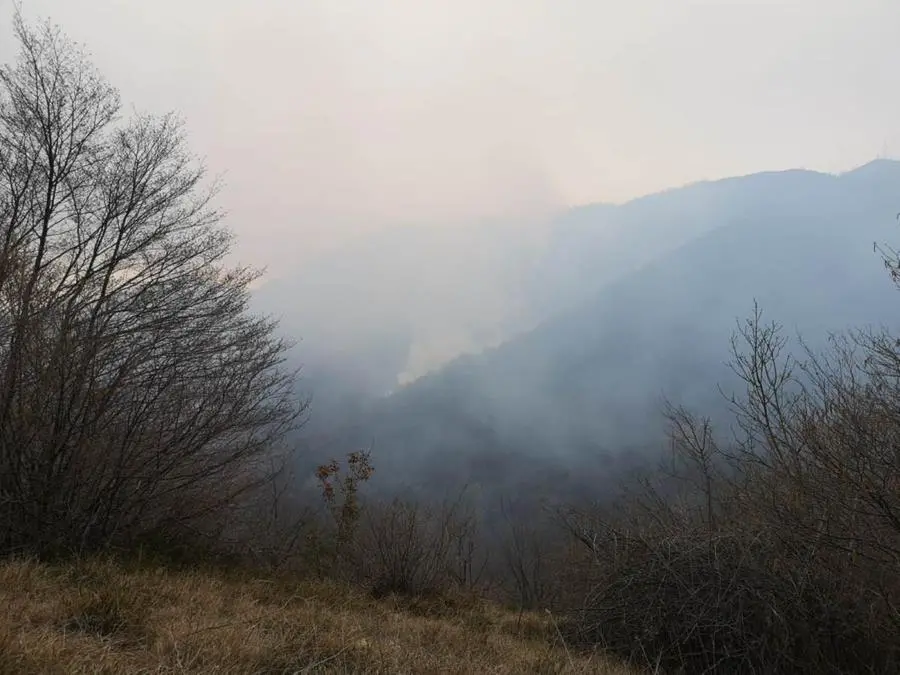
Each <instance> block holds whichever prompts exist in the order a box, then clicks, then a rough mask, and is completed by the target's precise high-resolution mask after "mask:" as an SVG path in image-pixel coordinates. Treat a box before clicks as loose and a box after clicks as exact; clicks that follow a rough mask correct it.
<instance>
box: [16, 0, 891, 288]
mask: <svg viewBox="0 0 900 675" xmlns="http://www.w3.org/2000/svg"><path fill="white" fill-rule="evenodd" d="M13 5H14V3H13V0H0V15H2V16H3V17H5V18H4V20H3V21H2V22H0V26H2V27H0V59H2V60H3V61H8V60H9V59H10V58H11V57H12V56H13V53H12V49H11V48H10V47H11V45H12V42H13V41H12V39H11V33H10V24H9V21H8V19H7V18H6V17H11V15H12V12H13ZM22 8H23V12H24V14H25V16H26V18H27V19H28V20H31V21H33V20H35V19H38V18H42V17H47V16H49V17H51V18H52V19H53V20H54V21H55V22H58V23H59V24H60V25H61V27H62V28H63V30H64V31H66V32H67V33H68V34H69V35H70V36H71V37H72V38H73V39H75V40H76V41H78V42H81V43H84V44H85V45H86V46H87V48H88V50H89V51H90V53H91V54H92V55H93V58H94V59H95V61H96V64H97V66H98V67H99V68H100V70H101V71H102V72H104V73H105V74H106V75H107V76H108V77H109V79H110V80H111V81H112V82H113V83H114V84H115V85H116V86H117V87H119V88H120V89H121V91H122V94H123V99H124V101H125V102H126V103H127V104H132V103H133V104H134V105H135V106H136V107H137V108H139V109H149V110H151V111H156V112H162V111H166V110H170V109H174V110H176V111H178V112H179V113H180V114H181V115H183V117H184V119H185V120H186V123H187V130H188V133H189V136H190V142H191V145H192V147H193V148H194V150H195V151H196V152H197V153H198V154H200V155H201V156H203V157H205V158H206V160H207V163H208V166H209V168H210V170H211V172H212V173H215V174H224V178H225V183H226V190H225V191H224V192H223V194H222V198H221V201H222V204H223V206H224V207H225V208H226V209H227V210H228V212H229V214H230V215H229V219H228V224H229V226H230V227H231V228H232V229H233V230H234V231H235V232H236V233H237V235H238V237H239V238H238V244H237V251H236V252H237V254H238V256H239V257H240V259H241V260H242V261H243V262H247V263H249V264H253V265H256V266H268V267H269V269H270V272H271V274H272V275H273V276H282V275H284V274H286V273H289V271H290V269H291V268H292V266H293V265H295V264H296V263H298V262H301V261H304V260H308V259H310V258H313V257H315V256H316V255H318V254H319V253H321V252H322V251H324V250H328V249H334V248H335V247H337V246H341V245H343V244H345V243H346V242H348V241H352V240H353V239H354V238H355V237H358V236H359V235H360V234H364V233H369V232H373V231H378V230H383V229H385V228H389V227H392V226H395V225H398V224H403V225H415V226H422V227H429V228H430V227H441V226H444V227H446V226H454V225H459V224H464V223H473V222H478V221H479V220H480V219H485V218H501V219H510V218H512V219H515V218H520V217H524V216H528V217H532V218H533V217H535V216H536V215H539V214H541V213H546V212H548V211H552V210H559V209H562V208H564V207H566V206H573V205H579V204H585V203H595V202H614V203H621V202H624V201H627V200H628V199H631V198H633V197H637V196H640V195H644V194H649V193H652V192H655V191H658V190H661V189H665V188H670V187H676V186H679V185H683V184H686V183H691V182H695V181H699V180H704V179H715V178H720V177H725V176H730V175H738V174H748V173H753V172H756V171H761V170H778V169H789V168H809V169H814V170H822V171H829V172H834V171H841V170H846V169H849V168H852V167H853V166H856V165H859V164H862V163H864V162H866V161H867V160H869V159H871V158H873V157H875V156H878V155H881V154H885V153H887V154H889V155H893V154H894V152H895V151H900V129H898V128H897V124H896V120H897V119H900V92H898V90H897V89H896V87H893V80H892V77H891V75H892V72H891V69H890V68H889V67H888V65H889V64H891V63H896V62H898V60H897V57H900V42H898V41H897V40H896V39H895V36H894V35H893V33H894V31H893V28H894V27H895V26H897V25H900V5H898V4H897V3H895V2H892V1H891V0H880V1H879V0H868V1H860V0H856V1H852V2H851V1H849V0H827V1H821V0H819V1H815V2H814V1H813V0H796V1H794V2H789V3H784V2H778V3H774V2H773V3H768V2H765V3H754V4H753V6H746V5H745V4H743V3H739V2H717V3H710V2H700V1H697V0H681V1H677V2H673V1H663V0H644V1H643V2H634V3H629V4H627V5H623V4H620V3H612V2H587V1H586V0H568V1H565V2H552V3H551V2H537V1H534V0H517V1H515V2H513V0H493V1H488V0H485V1H483V2H482V1H479V2H475V1H474V0H464V1H460V0H457V1H455V2H452V3H450V2H412V1H407V2H403V1H385V2H380V3H371V2H360V1H352V0H347V1H345V2H341V3H331V2H325V1H321V0H310V1H308V2H295V3H278V2H274V1H272V0H269V1H263V2H255V3H246V2H239V1H238V0H217V1H216V2H212V0H195V1H193V2H190V3H187V2H175V1H174V0H160V1H158V2H154V3H122V2H114V1H112V0H81V1H80V2H78V3H74V2H62V1H61V0H24V1H23V2H22Z"/></svg>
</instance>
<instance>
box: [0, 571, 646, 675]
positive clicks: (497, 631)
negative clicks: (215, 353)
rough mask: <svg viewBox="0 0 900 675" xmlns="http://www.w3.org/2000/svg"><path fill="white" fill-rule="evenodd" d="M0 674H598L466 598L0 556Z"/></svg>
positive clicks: (540, 624)
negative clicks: (398, 595) (399, 595)
mask: <svg viewBox="0 0 900 675" xmlns="http://www.w3.org/2000/svg"><path fill="white" fill-rule="evenodd" d="M0 607H2V608H3V611H2V612H0V672H2V673H57V672H58V673H73V674H77V673H123V672H127V673H141V672H145V673H151V672H152V673H297V672H301V673H304V672H337V673H604V674H608V675H626V674H627V673H629V672H631V671H628V670H627V669H625V668H623V667H621V666H616V665H612V664H611V662H610V661H607V660H605V659H604V658H603V657H601V656H594V657H593V658H587V657H584V656H576V655H569V654H568V653H567V652H566V650H565V649H564V648H563V647H560V646H559V642H558V640H556V639H555V636H556V629H555V626H554V623H553V621H552V619H550V618H549V617H543V616H540V615H524V616H519V615H517V614H515V613H510V612H507V611H505V610H502V609H499V608H497V607H495V606H492V605H489V604H486V603H482V602H475V601H462V600H459V601H456V602H454V601H450V600H447V599H444V600H441V601H429V602H426V601H418V602H401V601H399V600H390V599H388V600H382V601H375V600H372V599H371V598H369V597H367V596H366V595H364V594H362V593H361V592H359V591H356V590H354V589H351V588H348V587H344V586H340V585H337V584H334V583H330V582H315V581H302V582H293V583H291V582H288V581H272V580H265V579H252V578H235V577H233V576H229V575H225V574H221V573H216V572H200V571H190V572H181V571H172V570H165V569H147V568H141V569H128V570H126V569H124V568H122V567H118V566H116V565H114V564H112V563H107V562H97V561H93V562H85V563H79V564H76V565H66V566H59V567H54V566H48V565H42V564H38V563H33V562H21V561H20V562H7V563H2V564H0Z"/></svg>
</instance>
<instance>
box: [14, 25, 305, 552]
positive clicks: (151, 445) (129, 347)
mask: <svg viewBox="0 0 900 675" xmlns="http://www.w3.org/2000/svg"><path fill="white" fill-rule="evenodd" d="M14 29H15V34H16V37H17V38H18V42H19V47H20V50H19V56H18V60H17V61H16V62H15V63H14V64H12V65H6V66H3V67H2V68H0V522H2V523H3V525H2V528H3V529H2V531H0V545H2V546H3V547H4V548H6V549H7V550H12V549H17V548H28V549H33V550H38V551H43V550H51V549H52V550H72V549H79V550H83V549H91V548H96V547H98V546H103V545H106V544H109V543H113V542H118V541H122V540H128V539H130V538H133V537H134V536H136V535H139V534H141V533H144V532H148V531H151V530H154V529H158V528H166V527H169V526H173V525H177V524H185V523H188V522H191V521H192V520H195V519H197V518H199V517H202V516H204V515H206V514H208V513H211V512H213V511H215V510H217V509H219V508H221V507H223V506H225V505H229V504H232V503H233V502H234V500H235V499H236V498H237V497H238V496H239V495H241V494H242V493H243V492H245V491H246V490H248V489H249V488H251V487H252V486H253V485H255V484H256V483H257V482H258V481H259V480H261V479H262V478H263V476H264V474H265V469H264V467H265V466H267V462H266V460H268V459H270V457H268V453H269V451H270V450H271V449H272V447H273V444H275V443H276V441H278V439H279V438H281V436H282V434H283V433H284V432H285V431H286V430H288V429H289V428H290V427H291V426H292V425H293V424H294V423H295V421H296V420H297V419H298V415H300V414H301V412H302V410H303V409H304V404H303V403H300V402H298V400H297V399H296V398H295V397H294V396H293V392H292V383H293V374H292V373H290V372H287V371H285V370H283V369H282V367H281V366H282V363H283V356H284V353H285V349H286V345H285V344H283V343H282V342H281V341H280V340H278V339H276V337H275V336H274V328H275V326H274V324H273V323H272V322H271V321H270V320H268V319H264V318H257V317H253V316H251V315H249V314H248V312H247V299H248V292H249V285H250V284H251V282H252V281H253V280H254V279H256V278H257V276H258V273H257V272H255V271H253V270H250V269H244V268H239V269H230V268H229V267H227V266H226V264H225V256H226V255H227V253H228V252H229V248H230V245H231V235H230V234H229V232H228V231H227V230H225V229H223V227H222V226H221V224H220V223H221V214H220V213H219V212H218V211H216V209H215V208H214V207H213V205H212V201H211V200H212V198H213V196H214V194H215V186H214V185H208V184H207V183H206V181H205V174H204V170H203V167H202V166H201V165H200V164H199V163H198V162H197V161H196V160H195V159H194V158H193V157H192V156H191V154H190V153H189V152H188V150H187V148H186V145H185V140H184V136H183V132H182V128H181V125H180V123H179V121H178V120H177V118H176V117H175V116H173V115H165V116H162V117H152V116H146V115H137V116H135V117H133V118H132V119H123V118H121V117H120V115H119V113H120V100H119V95H118V93H117V92H116V90H115V89H113V88H112V87H111V86H110V85H109V84H108V83H107V82H106V81H105V80H104V79H103V77H102V76H101V75H100V74H99V73H98V72H97V71H96V70H95V69H94V68H93V66H92V65H91V63H90V62H89V60H88V59H87V57H86V56H85V54H84V52H83V51H82V50H81V49H80V48H79V47H78V46H77V45H75V44H74V43H72V42H71V41H70V40H69V39H68V38H66V37H65V36H64V35H63V34H62V33H61V32H60V30H59V29H58V28H56V27H55V26H53V25H51V24H50V23H46V24H43V25H42V26H40V27H37V28H34V29H32V28H31V27H29V26H27V25H26V24H25V23H24V21H23V20H22V17H21V15H20V14H18V13H17V15H16V16H15V18H14Z"/></svg>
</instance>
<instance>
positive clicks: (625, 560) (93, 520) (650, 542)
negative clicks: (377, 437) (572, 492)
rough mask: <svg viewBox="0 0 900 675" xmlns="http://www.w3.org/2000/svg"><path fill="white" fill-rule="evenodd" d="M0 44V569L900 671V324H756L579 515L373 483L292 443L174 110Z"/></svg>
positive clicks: (300, 416) (283, 391)
mask: <svg viewBox="0 0 900 675" xmlns="http://www.w3.org/2000/svg"><path fill="white" fill-rule="evenodd" d="M14 28H15V33H16V36H17V38H18V41H19V46H20V51H19V56H18V59H17V61H16V62H15V63H13V64H12V65H7V66H3V67H2V68H0V550H2V552H3V553H4V554H5V555H6V556H8V557H13V556H19V557H22V556H29V557H36V558H42V559H60V558H62V559H69V558H73V557H75V558H79V557H86V556H92V555H97V554H109V553H114V554H116V555H119V556H122V557H124V558H125V559H128V560H133V559H135V558H137V559H144V558H145V557H146V556H150V557H153V558H154V559H157V560H164V561H166V564H175V563H179V562H180V563H183V564H190V565H193V566H198V565H199V566H202V565H219V566H229V567H235V568H238V569H250V570H254V571H264V572H266V573H269V574H271V575H273V576H283V575H288V576H291V575H293V578H296V577H299V576H307V577H327V578H328V579H331V580H339V581H341V582H349V583H351V584H354V585H355V586H357V587H363V588H365V589H367V590H368V591H369V592H371V594H372V595H373V596H375V597H376V598H385V597H391V598H394V601H395V602H404V603H408V605H409V606H411V607H412V606H415V607H418V608H419V610H418V611H427V612H429V613H430V614H432V615H434V614H439V613H440V612H446V611H450V610H448V609H447V608H448V607H450V608H453V607H457V606H459V605H460V604H461V603H466V602H472V598H473V597H474V596H485V597H489V598H491V599H493V600H496V601H499V602H501V603H505V604H507V605H509V606H510V607H512V608H514V609H516V610H518V611H520V612H522V613H524V612H526V611H532V610H541V611H544V610H548V611H550V612H551V613H552V616H553V617H554V618H553V624H552V626H553V630H552V633H553V636H554V639H556V636H559V637H560V638H562V639H564V640H565V643H566V645H567V649H570V650H571V653H573V654H575V653H579V652H581V651H582V650H584V651H587V652H590V651H593V650H598V649H599V650H606V651H608V652H610V653H613V654H615V655H619V656H621V657H624V658H625V659H627V660H628V661H629V662H631V663H632V664H633V665H635V666H637V667H642V668H643V667H646V668H649V669H651V670H653V669H656V670H659V671H662V672H685V673H704V672H708V673H715V672H722V673H770V672H815V673H847V672H859V673H889V672H900V340H898V339H897V338H896V337H895V336H893V335H892V334H890V333H889V332H885V331H882V332H878V331H851V332H848V333H846V334H843V335H835V336H832V338H831V340H830V347H829V348H828V349H826V350H818V349H817V350H813V349H812V348H806V347H804V346H803V345H802V343H801V344H798V345H792V344H791V343H790V342H789V340H788V339H787V337H786V336H785V333H784V331H783V330H782V329H781V328H780V327H779V326H778V325H777V324H774V323H768V322H766V321H765V319H764V317H763V314H762V311H761V310H760V309H758V308H754V311H753V314H752V316H751V317H750V319H748V320H747V321H746V322H743V323H741V324H739V326H738V330H737V332H736V335H735V339H734V342H733V344H732V352H733V360H732V364H731V365H732V367H733V370H734V373H735V375H736V376H737V377H738V378H739V380H740V382H741V383H742V387H743V390H741V391H738V392H737V393H736V394H735V395H731V394H730V393H728V394H727V396H726V400H727V403H728V406H729V408H730V411H731V417H730V419H728V420H720V419H717V420H715V421H713V420H711V419H708V418H705V417H703V416H702V412H703V411H698V412H694V411H691V410H687V409H684V408H682V407H679V406H678V405H677V404H675V403H673V404H670V405H668V406H667V407H666V409H665V411H664V415H665V418H666V420H667V421H668V423H669V430H670V434H669V436H670V446H669V447H668V448H663V449H661V452H660V453H657V456H658V457H659V456H662V457H663V460H662V461H661V462H660V464H659V466H654V467H650V468H645V469H644V470H642V471H641V472H639V473H633V472H632V473H629V475H627V476H623V477H622V480H621V482H620V484H619V486H618V488H617V489H615V490H611V489H607V488H606V487H604V488H603V489H602V490H598V494H596V495H594V497H595V499H593V500H579V501H578V502H577V503H575V502H569V503H566V502H564V501H560V500H556V501H554V502H540V501H539V500H538V499H537V498H533V499H532V498H530V496H529V494H523V495H519V496H518V497H517V498H516V499H510V498H509V497H508V496H507V495H501V494H485V490H484V486H481V487H482V489H481V491H480V492H479V491H476V490H463V491H462V492H460V493H450V491H449V490H448V494H450V496H449V497H447V498H445V499H443V500H442V499H435V498H431V499H429V498H426V497H412V496H410V495H409V494H403V495H396V494H385V493H381V494H377V493H374V492H371V491H368V492H367V490H366V484H367V483H368V482H369V479H370V478H371V477H372V475H373V473H374V472H375V470H376V468H377V464H378V461H377V459H378V458H377V454H375V455H370V453H369V452H364V451H353V450H352V449H348V453H349V454H347V455H346V461H343V462H338V461H330V460H329V461H322V460H320V459H319V458H310V457H298V456H297V453H296V452H294V451H293V450H292V447H293V446H292V443H291V439H292V438H294V436H293V434H294V432H296V431H297V429H298V427H299V426H300V425H301V424H302V422H303V420H304V419H305V415H306V412H307V407H308V406H307V401H306V399H304V398H303V397H302V396H301V395H299V394H298V393H297V392H298V387H297V382H296V372H294V371H293V370H291V369H290V368H289V367H288V365H287V362H286V353H287V349H288V345H287V344H286V343H285V342H284V341H283V340H282V339H281V338H279V337H278V333H277V326H276V324H275V323H274V322H273V321H271V320H269V319H266V318H260V317H256V316H253V315H252V314H251V313H250V312H249V311H248V304H247V303H248V297H249V293H250V290H249V289H250V285H251V283H252V282H253V281H254V280H255V279H256V278H257V276H258V273H257V272H255V271H253V270H250V269H243V268H237V269H235V268H232V267H229V266H228V264H227V263H226V257H227V255H228V253H229V251H230V245H231V237H230V235H229V234H228V231H227V230H226V229H224V227H223V226H222V223H221V216H220V214H219V213H218V212H217V211H216V209H215V207H214V204H213V197H214V195H215V184H214V183H210V182H209V181H207V179H206V176H205V173H204V170H203V167H202V166H201V165H200V164H199V163H198V162H197V161H196V159H195V158H194V157H192V155H191V154H190V153H189V151H188V149H187V147H186V144H185V140H184V137H183V134H182V131H181V127H180V125H179V123H178V121H177V119H176V118H175V117H174V116H162V117H153V116H145V115H137V116H132V117H130V118H126V117H123V116H122V115H121V105H120V100H119V96H118V94H117V92H116V91H115V90H114V89H113V88H112V87H111V86H110V85H109V84H108V83H107V82H106V81H105V80H104V79H103V77H102V76H101V75H100V74H99V73H97V72H96V71H95V69H94V68H93V66H92V65H91V63H90V61H89V60H88V59H87V57H86V56H85V54H84V53H83V51H82V50H81V49H80V48H79V47H78V46H77V45H75V44H73V43H72V42H70V41H69V40H68V39H67V38H66V37H65V36H64V35H63V34H62V33H61V32H60V31H59V30H58V29H57V28H56V27H54V26H53V25H51V24H45V25H42V26H39V27H36V28H31V27H29V26H27V25H26V24H25V23H24V22H23V20H22V19H21V17H20V16H17V17H16V18H15V20H14ZM882 254H883V258H884V262H885V265H886V267H887V269H888V271H889V273H890V275H891V276H892V278H893V281H894V282H895V284H896V283H900V260H898V258H897V256H896V255H895V254H894V253H893V252H892V251H890V250H883V251H882ZM886 283H888V281H887V280H886ZM723 396H725V392H723ZM310 462H312V464H313V465H314V466H315V465H318V470H313V471H310V472H306V471H305V470H301V469H298V467H303V466H306V465H309V464H310ZM310 486H312V488H311V487H310ZM311 494H312V497H311ZM86 593H87V595H85V596H84V597H83V598H81V597H80V598H79V599H78V602H79V603H81V604H79V606H78V611H77V612H76V611H73V612H71V614H72V615H73V616H74V617H75V618H72V619H71V620H70V621H69V623H68V624H66V625H67V626H68V627H69V629H71V630H78V631H82V632H91V631H93V632H97V633H103V634H118V633H123V634H125V633H128V631H125V630H124V629H123V628H122V626H125V625H126V624H129V622H130V623H135V622H137V619H136V618H135V617H137V616H139V614H140V612H139V611H136V610H135V611H131V610H129V611H128V612H125V611H124V610H123V609H122V608H123V607H125V608H129V607H131V605H132V604H133V603H132V600H131V599H129V598H128V597H126V595H127V594H123V595H121V597H120V596H118V595H117V596H115V597H114V598H110V597H106V596H102V597H101V595H102V594H100V591H97V592H95V593H94V594H93V595H91V594H90V593H88V592H87V591H86ZM95 596H96V597H95ZM409 603H411V604H409ZM415 603H420V604H418V605H415ZM423 608H424V609H423ZM123 616H124V618H123ZM542 630H543V628H542ZM132 632H134V633H135V634H136V635H139V634H140V632H139V631H132ZM128 635H129V636H131V633H128ZM135 639H137V638H135ZM569 658H570V659H571V658H574V657H571V656H570V657H569ZM572 663H574V661H572Z"/></svg>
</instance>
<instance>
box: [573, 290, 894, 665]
mask: <svg viewBox="0 0 900 675" xmlns="http://www.w3.org/2000/svg"><path fill="white" fill-rule="evenodd" d="M897 344H898V343H897V342H896V341H895V340H893V339H891V338H889V336H887V335H886V334H883V333H879V334H872V333H852V334H850V335H849V336H844V337H834V338H832V341H831V346H832V349H831V351H830V352H828V353H826V354H818V353H814V352H813V351H812V350H811V349H809V348H807V349H806V350H805V358H804V359H803V360H794V358H793V357H792V356H791V355H789V354H788V353H787V352H786V340H785V339H784V338H783V337H782V334H781V331H780V327H779V326H777V325H775V324H763V322H762V320H761V314H760V312H759V310H758V308H757V309H756V311H755V312H754V315H753V317H752V318H751V319H750V320H748V321H747V322H746V323H745V324H744V325H742V326H741V327H740V330H739V332H738V334H737V337H736V339H735V341H734V344H733V351H734V360H733V367H734V370H735V372H736V373H737V375H738V376H739V377H740V378H741V380H742V381H743V382H744V384H745V385H746V391H745V393H744V395H742V396H740V397H737V396H736V397H732V398H731V403H732V407H733V410H734V413H735V420H736V422H737V433H736V434H735V436H734V438H733V440H732V441H730V442H729V443H727V444H721V443H720V442H719V441H718V440H717V439H716V438H715V435H714V434H713V430H712V425H711V423H710V422H709V420H706V419H701V418H696V417H695V416H693V415H692V414H691V413H690V412H688V411H686V410H684V409H680V408H675V407H672V406H670V407H669V408H668V409H667V411H666V414H667V417H668V420H669V422H670V429H671V438H672V456H671V458H670V461H668V462H666V463H665V464H664V466H662V467H661V468H660V470H659V471H657V472H656V473H654V474H650V475H648V476H645V477H643V478H642V479H641V480H640V481H639V482H638V483H637V484H636V487H637V489H632V490H631V491H630V493H629V495H628V497H627V498H625V499H623V500H621V501H620V502H619V504H618V507H617V508H616V509H615V510H612V511H607V512H595V513H584V512H581V513H576V512H570V514H569V517H568V520H567V524H568V526H569V530H570V532H572V533H573V534H574V535H575V536H576V538H577V539H578V540H579V541H580V542H581V543H582V545H583V546H584V547H585V549H586V550H588V551H589V552H590V555H591V557H592V558H593V562H594V564H593V571H592V573H591V576H590V586H589V587H585V589H584V597H585V601H584V605H583V607H582V608H580V609H579V610H577V611H574V612H571V613H570V620H569V622H568V623H567V624H566V631H567V635H568V637H569V638H570V640H572V641H573V642H575V643H578V644H583V645H597V644H601V645H605V646H607V647H608V648H610V649H613V650H615V651H617V652H619V653H621V654H623V655H626V656H627V657H629V658H630V659H632V660H634V661H639V662H643V663H646V664H650V665H660V666H662V667H665V668H667V669H672V670H679V669H681V670H682V671H683V672H722V673H726V672H727V673H736V672H747V673H757V672H816V673H847V672H896V670H897V669H898V667H900V642H898V640H897V635H898V634H900V614H898V599H900V595H898V594H900V582H898V579H900V577H898V575H897V569H898V567H897V565H898V563H900V527H898V525H900V520H897V519H896V516H897V514H898V510H897V509H898V505H900V504H898V501H897V500H898V499H900V492H898V489H897V488H898V485H900V483H898V479H900V455H898V453H897V447H898V445H897V440H898V433H900V415H898V413H900V395H898V394H900V389H898V386H897V383H898V381H900V378H898V377H897V374H898V373H900V369H897V370H894V364H895V363H898V362H900V356H897V355H898V354H900V350H898V349H897Z"/></svg>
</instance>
